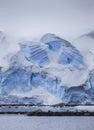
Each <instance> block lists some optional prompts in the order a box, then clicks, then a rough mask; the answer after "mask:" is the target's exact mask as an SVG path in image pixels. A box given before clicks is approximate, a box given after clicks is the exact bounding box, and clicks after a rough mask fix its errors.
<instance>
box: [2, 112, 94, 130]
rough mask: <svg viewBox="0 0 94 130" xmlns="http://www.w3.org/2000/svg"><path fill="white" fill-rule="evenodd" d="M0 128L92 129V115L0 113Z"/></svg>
mask: <svg viewBox="0 0 94 130" xmlns="http://www.w3.org/2000/svg"><path fill="white" fill-rule="evenodd" d="M0 130H94V117H90V116H84V117H83V116H79V117H77V116H63V117H40V116H39V117H38V116H36V117H33V116H25V115H0Z"/></svg>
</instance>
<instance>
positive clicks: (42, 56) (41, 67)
mask: <svg viewBox="0 0 94 130" xmlns="http://www.w3.org/2000/svg"><path fill="white" fill-rule="evenodd" d="M1 41H2V40H1ZM18 45H19V47H18ZM0 46H1V44H0ZM16 46H17V50H15V51H14V49H13V50H11V51H8V52H10V53H6V55H4V56H3V57H2V58H3V59H4V60H6V62H8V63H7V64H8V67H7V69H3V68H4V66H3V65H1V68H0V93H1V94H0V95H1V99H2V100H4V101H6V100H7V99H8V97H9V99H10V97H12V95H14V96H16V95H17V94H19V95H21V94H23V95H24V97H26V95H27V93H30V92H31V93H32V91H33V89H34V88H36V89H38V88H40V87H41V88H43V90H46V91H47V92H48V93H50V94H52V96H51V98H52V97H54V96H55V97H57V98H59V99H60V100H59V101H60V102H62V103H65V104H88V103H90V104H93V101H94V100H93V99H94V97H93V94H92V93H93V90H94V82H93V79H94V72H93V71H92V73H90V74H89V75H88V78H86V77H87V76H85V71H87V70H86V69H87V68H86V65H85V63H84V60H83V55H81V53H80V52H79V51H78V50H77V49H76V48H75V47H74V46H73V45H72V44H71V43H70V42H68V41H66V40H64V39H61V38H59V37H57V36H55V35H54V34H46V35H44V36H43V37H42V38H41V40H40V41H39V42H32V41H26V42H20V43H19V44H18V43H17V45H16ZM3 48H4V47H3ZM10 48H11V47H10ZM8 50H9V49H8ZM2 52H3V53H4V51H3V50H2ZM1 55H2V54H1ZM1 61H2V60H1ZM83 77H84V78H83ZM81 84H82V85H81ZM46 91H42V92H41V94H40V95H42V94H43V93H44V94H43V97H42V99H43V98H44V99H45V100H47V101H48V102H47V101H44V102H43V103H44V104H46V103H47V104H49V103H52V102H53V104H56V103H57V102H56V99H55V100H53V101H51V100H52V99H51V98H50V99H49V96H48V95H49V94H47V92H46ZM91 91H92V92H91ZM34 96H35V97H34ZM19 97H20V96H19ZM31 97H32V94H31V95H29V98H28V99H27V100H29V99H30V101H31ZM33 97H34V98H35V99H36V100H40V99H41V98H40V96H39V95H38V92H37V93H36V94H35V95H34V94H33ZM12 98H13V97H12ZM13 100H15V101H14V102H16V100H17V101H18V100H19V98H15V99H14V98H13ZM20 100H21V99H20ZM21 101H22V100H21ZM9 102H10V100H9ZM11 102H12V101H11ZM41 102H42V101H41Z"/></svg>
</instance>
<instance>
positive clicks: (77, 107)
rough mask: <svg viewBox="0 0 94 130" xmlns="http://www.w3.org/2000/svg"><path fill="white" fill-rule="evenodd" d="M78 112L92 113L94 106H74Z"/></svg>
mask: <svg viewBox="0 0 94 130" xmlns="http://www.w3.org/2000/svg"><path fill="white" fill-rule="evenodd" d="M75 108H76V109H77V110H78V111H89V112H94V106H80V105H79V106H76V107H75Z"/></svg>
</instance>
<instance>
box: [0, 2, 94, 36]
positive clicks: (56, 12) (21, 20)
mask: <svg viewBox="0 0 94 130" xmlns="http://www.w3.org/2000/svg"><path fill="white" fill-rule="evenodd" d="M0 30H1V31H4V32H5V33H8V34H11V35H14V36H17V37H31V38H39V37H41V36H42V35H43V34H45V33H55V34H57V35H59V36H61V37H64V38H66V39H72V38H76V37H77V36H79V35H81V34H83V33H87V32H89V31H92V30H94V0H0Z"/></svg>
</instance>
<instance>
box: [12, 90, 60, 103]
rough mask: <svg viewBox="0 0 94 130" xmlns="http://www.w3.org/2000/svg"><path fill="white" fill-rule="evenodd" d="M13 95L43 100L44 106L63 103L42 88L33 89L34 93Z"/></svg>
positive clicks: (13, 93)
mask: <svg viewBox="0 0 94 130" xmlns="http://www.w3.org/2000/svg"><path fill="white" fill-rule="evenodd" d="M11 95H14V96H15V95H16V96H18V97H20V98H22V97H36V98H38V99H40V100H42V101H43V104H46V105H53V104H58V103H60V102H62V100H61V98H60V97H59V96H56V95H55V94H52V93H50V92H48V91H47V90H46V89H44V88H42V87H38V88H34V87H33V88H32V91H30V92H27V93H15V92H12V93H11Z"/></svg>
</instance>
